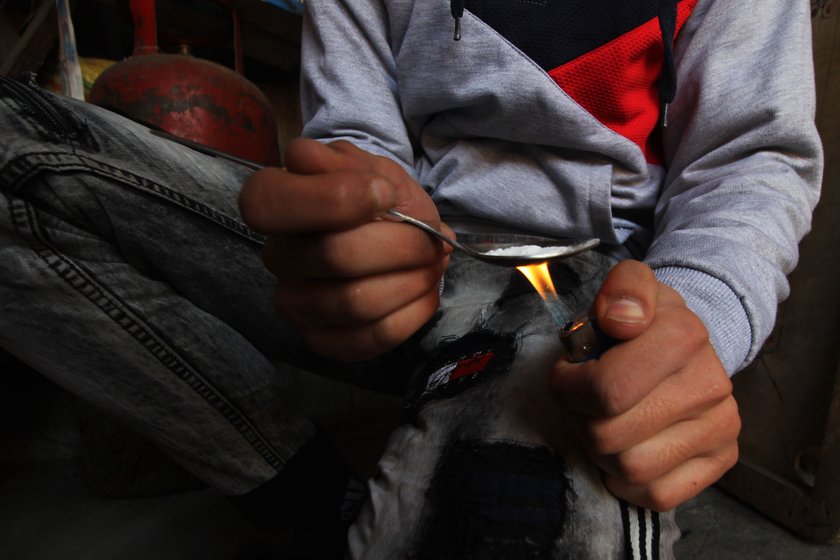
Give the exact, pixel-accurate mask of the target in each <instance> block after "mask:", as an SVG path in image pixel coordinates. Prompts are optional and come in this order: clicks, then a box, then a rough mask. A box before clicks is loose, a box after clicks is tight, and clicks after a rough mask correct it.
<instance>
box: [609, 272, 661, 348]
mask: <svg viewBox="0 0 840 560" xmlns="http://www.w3.org/2000/svg"><path fill="white" fill-rule="evenodd" d="M658 291H659V282H658V281H657V280H656V276H654V274H653V271H652V270H651V269H650V267H648V266H647V265H646V264H644V263H641V262H639V261H634V260H627V261H622V262H620V263H619V264H617V265H616V266H615V267H613V269H612V270H610V272H609V273H608V274H607V277H606V279H605V280H604V283H603V284H602V285H601V289H600V290H599V291H598V294H597V296H596V297H595V304H594V309H593V313H594V315H595V317H596V318H597V320H598V325H599V327H600V328H601V329H602V330H603V331H604V332H605V333H606V334H607V335H609V336H611V337H613V338H617V339H619V340H628V339H631V338H635V337H636V336H638V335H640V334H641V333H642V332H644V331H645V330H646V329H647V328H648V326H649V325H650V323H651V322H652V321H653V317H654V312H655V308H656V298H657V294H658Z"/></svg>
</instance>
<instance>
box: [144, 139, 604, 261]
mask: <svg viewBox="0 0 840 560" xmlns="http://www.w3.org/2000/svg"><path fill="white" fill-rule="evenodd" d="M149 132H150V133H151V134H152V135H154V136H158V137H160V138H165V139H167V140H170V141H172V142H175V143H178V144H181V145H184V146H186V147H188V148H192V149H193V150H195V151H197V152H201V153H203V154H207V155H210V156H214V157H218V158H221V159H226V160H228V161H232V162H235V163H238V164H240V165H244V166H245V167H249V168H251V169H262V168H263V167H264V166H263V165H262V164H259V163H257V162H254V161H250V160H246V159H242V158H239V157H236V156H234V155H231V154H229V153H227V152H222V151H220V150H217V149H215V148H211V147H209V146H205V145H203V144H199V143H197V142H193V141H191V140H186V139H184V138H180V137H178V136H175V135H173V134H170V133H168V132H166V131H164V130H159V129H154V128H150V129H149ZM388 214H390V215H391V216H393V217H394V218H396V219H397V220H399V221H401V222H405V223H407V224H411V225H413V226H416V227H418V228H420V229H422V230H424V231H426V232H428V233H430V234H431V235H434V236H435V237H437V238H438V239H441V240H442V241H444V242H446V243H449V244H450V245H452V246H453V247H455V248H456V249H458V250H459V251H463V252H464V253H466V254H467V255H469V256H471V257H473V258H474V259H478V260H480V261H484V262H486V263H490V264H496V265H501V266H524V265H528V264H537V263H541V262H545V261H553V260H557V259H563V258H566V257H571V256H572V255H577V254H578V253H582V252H584V251H588V250H589V249H592V248H593V247H595V246H596V245H598V240H597V239H587V240H585V241H574V240H570V239H551V238H549V237H538V236H534V235H519V234H515V233H483V234H461V235H460V236H459V238H460V241H456V240H454V239H451V238H449V237H447V236H445V235H444V234H442V233H441V232H439V231H438V230H436V229H435V228H433V227H432V226H430V225H429V224H427V223H426V222H423V221H421V220H418V219H417V218H412V217H411V216H407V215H405V214H403V213H402V212H399V211H397V210H389V211H388ZM534 246H536V247H542V248H544V250H540V251H539V252H537V253H536V254H532V253H531V252H522V251H524V248H525V247H534ZM517 249H522V251H520V250H517ZM500 250H501V251H504V253H503V254H492V253H491V252H496V251H500ZM488 253H491V254H488Z"/></svg>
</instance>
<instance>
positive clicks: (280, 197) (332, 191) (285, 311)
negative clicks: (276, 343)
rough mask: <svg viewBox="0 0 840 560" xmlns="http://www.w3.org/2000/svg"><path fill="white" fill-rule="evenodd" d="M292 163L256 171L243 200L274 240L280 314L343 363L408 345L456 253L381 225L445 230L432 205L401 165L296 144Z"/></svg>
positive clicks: (270, 261)
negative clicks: (397, 218)
mask: <svg viewBox="0 0 840 560" xmlns="http://www.w3.org/2000/svg"><path fill="white" fill-rule="evenodd" d="M285 163H286V167H285V168H284V169H277V168H267V169H263V170H260V171H258V172H256V173H254V174H253V175H252V176H251V177H250V178H249V179H248V181H247V182H246V184H245V186H244V188H243V190H242V193H241V194H240V197H239V205H240V210H241V212H242V216H243V218H244V220H245V222H246V223H247V224H248V225H249V226H250V227H252V228H253V229H255V230H256V231H258V232H261V233H263V234H265V235H267V236H268V242H267V243H266V245H265V248H264V249H263V253H262V257H263V262H264V263H265V266H266V268H268V270H269V271H271V272H272V273H273V274H274V275H275V276H276V277H277V282H278V285H277V290H276V293H275V298H274V306H275V309H276V310H277V313H278V314H279V315H280V316H281V317H283V318H285V319H286V320H288V321H289V322H290V323H292V324H293V325H294V326H295V327H296V328H297V329H298V331H299V332H300V333H301V334H302V336H303V337H304V339H305V340H306V342H307V343H308V344H309V346H310V347H311V348H312V349H313V350H315V351H316V352H318V353H320V354H322V355H325V356H327V357H331V358H336V359H339V360H344V361H357V360H364V359H368V358H372V357H374V356H376V355H378V354H381V353H383V352H386V351H388V350H390V349H392V348H394V347H395V346H397V345H398V344H400V343H402V342H404V341H405V340H406V339H408V338H409V337H410V336H411V335H412V334H414V332H416V331H417V330H418V329H419V328H420V327H421V326H423V324H424V323H425V322H426V321H428V320H429V319H430V318H431V317H432V316H433V315H434V313H435V312H436V310H437V308H438V303H439V293H438V286H439V284H440V279H441V276H442V275H443V273H444V271H445V270H446V267H447V266H448V264H449V253H450V252H451V249H450V248H449V247H448V246H446V245H444V244H443V243H441V242H440V241H438V240H436V239H433V238H432V237H431V236H430V235H428V234H426V233H424V232H422V231H420V230H418V229H417V228H413V227H407V226H406V225H405V224H400V223H395V222H391V221H386V220H382V219H380V218H382V216H383V215H384V214H385V212H386V211H388V210H390V209H391V208H395V209H397V210H400V211H403V212H405V213H406V214H409V215H411V216H415V217H417V218H420V219H422V220H425V221H428V222H431V223H433V224H435V223H440V216H439V215H438V212H437V209H436V208H435V205H434V203H433V202H432V200H431V198H429V196H428V195H427V194H426V192H425V191H423V189H422V188H421V187H420V186H419V185H418V184H417V183H416V182H415V181H414V180H413V179H412V178H411V177H410V176H409V175H408V174H407V173H406V172H405V170H404V169H403V168H402V167H400V166H399V165H398V164H397V163H395V162H394V161H392V160H390V159H388V158H385V157H382V156H375V155H373V154H370V153H368V152H365V151H363V150H361V149H359V148H357V147H355V146H354V145H352V144H350V143H348V142H341V141H339V142H334V143H332V144H322V143H320V142H316V141H314V140H307V139H297V140H294V141H292V142H291V143H290V144H289V146H288V147H287V149H286V154H285ZM441 229H443V230H444V231H445V233H448V234H452V231H451V230H449V228H447V227H446V226H445V225H443V224H441Z"/></svg>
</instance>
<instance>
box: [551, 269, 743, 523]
mask: <svg viewBox="0 0 840 560" xmlns="http://www.w3.org/2000/svg"><path fill="white" fill-rule="evenodd" d="M593 313H594V316H595V317H596V318H597V320H598V324H599V326H600V327H601V329H602V330H603V331H604V332H605V333H606V334H608V335H609V336H611V337H613V338H616V339H619V340H620V342H619V343H618V344H617V345H616V346H614V347H612V348H610V349H609V350H608V351H607V352H605V353H604V354H603V355H602V356H601V357H600V358H599V359H597V360H589V361H586V362H582V363H577V364H574V363H569V362H568V361H567V360H565V359H563V360H560V361H559V362H557V363H556V364H555V367H554V371H553V372H552V375H551V385H550V387H551V391H552V394H553V395H554V398H555V399H556V401H557V402H558V404H559V405H560V407H559V408H560V413H561V414H562V416H563V420H564V422H565V424H566V426H567V428H568V429H569V430H570V431H571V432H572V433H574V434H575V435H576V436H577V437H578V438H579V439H580V441H581V442H582V443H583V445H584V447H585V448H586V450H587V452H588V454H589V455H590V457H591V458H592V459H593V460H594V461H595V463H596V464H597V465H598V466H599V467H600V468H601V469H602V470H603V471H604V473H605V476H604V483H605V485H606V487H607V489H608V490H609V491H610V492H612V493H613V494H614V495H615V496H617V497H619V498H622V499H624V500H627V501H628V502H631V503H634V504H637V505H640V506H643V507H647V508H649V509H653V510H656V511H665V510H669V509H673V508H674V507H676V506H677V505H679V504H681V503H682V502H684V501H686V500H688V499H690V498H692V497H694V496H696V495H697V494H699V493H700V492H701V491H702V490H703V489H705V488H706V487H708V486H710V485H711V484H712V483H714V482H715V481H716V480H718V479H719V478H720V477H721V476H722V475H723V474H724V473H725V472H726V471H727V470H728V469H729V468H730V467H732V466H733V465H734V464H735V462H736V461H737V458H738V442H737V438H738V432H739V431H740V427H741V423H740V417H739V415H738V408H737V405H736V403H735V399H734V397H733V396H732V383H731V381H730V380H729V377H728V376H727V374H726V371H725V370H724V368H723V365H722V364H721V363H720V360H719V359H718V357H717V354H716V353H715V351H714V348H712V345H711V342H710V341H709V335H708V333H707V331H706V329H705V327H704V326H703V324H702V323H701V322H700V319H698V318H697V316H696V315H695V314H694V313H693V312H692V311H691V310H689V309H688V307H686V305H685V303H684V302H683V299H682V297H680V295H679V294H678V293H677V292H676V291H674V290H673V289H672V288H670V287H669V286H666V285H664V284H661V283H659V282H658V281H657V280H656V278H655V277H654V275H653V272H652V271H651V270H650V268H648V267H647V266H646V265H644V264H642V263H640V262H637V261H625V262H622V263H620V264H619V265H617V266H616V267H615V268H614V269H613V270H612V271H611V272H610V273H609V275H608V276H607V279H606V280H605V281H604V284H603V286H602V287H601V290H600V291H599V292H598V296H597V297H596V299H595V304H594V307H593Z"/></svg>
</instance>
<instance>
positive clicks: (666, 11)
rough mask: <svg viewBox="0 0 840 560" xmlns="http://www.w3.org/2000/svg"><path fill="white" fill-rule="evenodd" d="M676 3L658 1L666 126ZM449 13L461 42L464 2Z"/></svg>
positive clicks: (458, 0) (454, 1)
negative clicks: (662, 53)
mask: <svg viewBox="0 0 840 560" xmlns="http://www.w3.org/2000/svg"><path fill="white" fill-rule="evenodd" d="M677 2H679V0H660V3H659V32H660V33H661V34H662V46H663V47H664V56H663V58H662V73H661V76H660V78H659V104H660V106H661V118H660V125H661V126H662V127H663V128H665V127H667V126H668V107H669V105H670V104H671V102H672V101H673V100H674V96H676V93H677V68H676V64H675V63H674V33H675V31H676V27H677ZM449 11H450V12H452V18H453V19H454V20H455V33H454V35H453V37H452V38H453V39H454V40H456V41H460V40H461V18H462V17H463V15H464V0H449Z"/></svg>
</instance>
